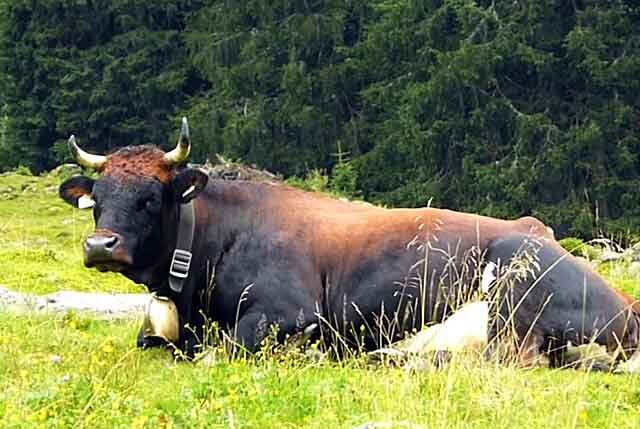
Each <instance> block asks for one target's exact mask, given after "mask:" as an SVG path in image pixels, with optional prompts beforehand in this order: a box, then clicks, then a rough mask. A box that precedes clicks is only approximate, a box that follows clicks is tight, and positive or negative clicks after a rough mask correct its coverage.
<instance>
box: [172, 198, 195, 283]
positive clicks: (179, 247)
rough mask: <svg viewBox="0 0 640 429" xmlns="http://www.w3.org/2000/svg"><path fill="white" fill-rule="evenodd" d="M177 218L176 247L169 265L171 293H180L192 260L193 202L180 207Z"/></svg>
mask: <svg viewBox="0 0 640 429" xmlns="http://www.w3.org/2000/svg"><path fill="white" fill-rule="evenodd" d="M178 216H179V218H178V230H177V236H176V247H175V249H174V250H173V256H172V258H171V264H170V265H169V287H170V288H171V290H172V291H174V292H176V293H181V292H182V289H183V286H184V283H185V282H186V281H187V280H188V278H189V270H190V269H191V261H192V259H193V253H192V246H193V236H194V232H195V225H196V222H195V209H194V207H193V200H192V201H189V202H188V203H187V204H181V205H180V211H179V215H178Z"/></svg>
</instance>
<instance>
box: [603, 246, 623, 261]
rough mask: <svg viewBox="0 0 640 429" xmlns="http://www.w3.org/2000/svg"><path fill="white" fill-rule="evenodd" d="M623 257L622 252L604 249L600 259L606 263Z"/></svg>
mask: <svg viewBox="0 0 640 429" xmlns="http://www.w3.org/2000/svg"><path fill="white" fill-rule="evenodd" d="M623 257H624V255H623V254H622V253H619V252H615V251H613V250H611V249H604V250H603V251H602V253H601V254H600V257H599V258H598V259H599V260H600V262H602V263H604V262H612V261H617V260H619V259H622V258H623Z"/></svg>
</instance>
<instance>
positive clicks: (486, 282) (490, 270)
mask: <svg viewBox="0 0 640 429" xmlns="http://www.w3.org/2000/svg"><path fill="white" fill-rule="evenodd" d="M496 268H498V266H497V265H496V264H494V263H493V262H491V261H489V263H488V264H487V266H486V267H484V271H482V279H481V280H480V291H481V292H482V293H489V290H490V289H491V284H493V282H494V281H495V280H496V278H497V277H496Z"/></svg>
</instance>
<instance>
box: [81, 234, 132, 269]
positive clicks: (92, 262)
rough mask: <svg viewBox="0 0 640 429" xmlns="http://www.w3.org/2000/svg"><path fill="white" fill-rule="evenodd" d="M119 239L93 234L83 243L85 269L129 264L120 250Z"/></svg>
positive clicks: (108, 235)
mask: <svg viewBox="0 0 640 429" xmlns="http://www.w3.org/2000/svg"><path fill="white" fill-rule="evenodd" d="M120 244H121V243H120V238H119V237H118V235H116V234H93V235H90V236H89V237H87V239H86V240H85V242H84V263H85V265H86V266H87V267H93V266H96V265H98V266H101V265H105V264H111V263H118V262H123V263H127V262H130V261H129V258H128V257H125V256H126V252H124V251H123V249H121V247H122V246H120Z"/></svg>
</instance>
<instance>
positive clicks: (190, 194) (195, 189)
mask: <svg viewBox="0 0 640 429" xmlns="http://www.w3.org/2000/svg"><path fill="white" fill-rule="evenodd" d="M208 180H209V176H207V175H206V174H204V173H203V172H202V171H200V170H194V169H191V168H190V169H187V170H182V171H181V172H180V173H179V174H178V175H177V176H176V177H175V178H174V179H173V180H172V181H171V191H172V194H173V195H174V198H175V200H176V201H177V202H178V203H180V204H186V203H188V202H189V201H191V200H192V199H194V198H195V197H196V196H197V195H198V194H199V193H200V191H202V190H203V189H204V187H205V186H207V181H208Z"/></svg>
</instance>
